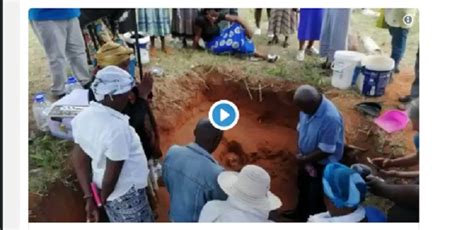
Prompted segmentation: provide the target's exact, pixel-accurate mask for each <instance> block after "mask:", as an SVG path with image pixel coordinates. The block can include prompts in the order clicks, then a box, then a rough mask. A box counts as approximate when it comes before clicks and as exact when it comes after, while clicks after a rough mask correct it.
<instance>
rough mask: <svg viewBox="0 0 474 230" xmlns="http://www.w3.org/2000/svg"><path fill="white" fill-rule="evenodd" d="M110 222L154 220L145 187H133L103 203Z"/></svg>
mask: <svg viewBox="0 0 474 230" xmlns="http://www.w3.org/2000/svg"><path fill="white" fill-rule="evenodd" d="M104 208H105V212H106V213H107V216H108V217H109V220H110V222H155V218H154V215H153V211H152V210H151V206H150V203H149V202H148V197H147V194H146V188H143V189H138V190H137V189H135V187H132V188H131V189H130V190H128V192H127V193H126V194H125V195H123V196H121V197H119V198H117V199H115V200H113V201H107V203H106V204H105V205H104Z"/></svg>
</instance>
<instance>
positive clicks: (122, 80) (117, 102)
mask: <svg viewBox="0 0 474 230" xmlns="http://www.w3.org/2000/svg"><path fill="white" fill-rule="evenodd" d="M134 85H135V81H134V79H133V77H132V76H130V74H129V73H128V72H127V71H125V70H123V69H121V68H119V67H117V66H107V67H105V68H103V69H102V70H100V71H99V72H97V76H96V78H95V80H94V82H92V86H91V90H92V92H93V93H94V96H95V99H96V100H97V101H98V102H100V103H102V104H103V105H106V106H109V107H111V108H113V109H115V110H117V111H120V112H121V111H123V110H124V109H125V107H126V106H127V103H128V101H129V94H130V93H131V90H132V88H133V86H134Z"/></svg>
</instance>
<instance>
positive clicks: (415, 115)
mask: <svg viewBox="0 0 474 230" xmlns="http://www.w3.org/2000/svg"><path fill="white" fill-rule="evenodd" d="M408 116H409V117H410V120H411V123H412V125H413V129H414V130H416V131H419V130H420V100H419V99H418V98H417V99H415V100H413V101H412V102H411V103H410V105H409V106H408Z"/></svg>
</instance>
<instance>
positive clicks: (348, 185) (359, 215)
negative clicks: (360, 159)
mask: <svg viewBox="0 0 474 230" xmlns="http://www.w3.org/2000/svg"><path fill="white" fill-rule="evenodd" d="M323 188H324V203H325V204H326V207H327V210H328V211H327V212H323V213H319V214H316V215H312V216H310V217H309V219H308V222H347V223H356V222H386V218H385V214H384V213H383V212H382V211H380V210H378V209H376V208H373V207H364V206H362V202H363V201H364V200H365V194H366V190H367V188H366V184H365V181H364V179H362V177H361V176H360V175H359V174H358V173H357V172H356V171H354V170H353V169H351V168H349V167H347V166H345V165H343V164H340V163H329V164H328V165H327V166H326V168H325V169H324V173H323Z"/></svg>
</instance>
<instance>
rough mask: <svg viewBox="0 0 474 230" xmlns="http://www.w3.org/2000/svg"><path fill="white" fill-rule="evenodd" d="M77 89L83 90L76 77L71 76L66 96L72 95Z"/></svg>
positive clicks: (68, 79) (67, 83) (67, 82)
mask: <svg viewBox="0 0 474 230" xmlns="http://www.w3.org/2000/svg"><path fill="white" fill-rule="evenodd" d="M75 89H83V88H82V86H81V84H79V82H77V80H76V78H75V77H74V76H69V77H68V78H67V81H66V89H65V90H66V94H70V93H71V92H72V91H73V90H75Z"/></svg>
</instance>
